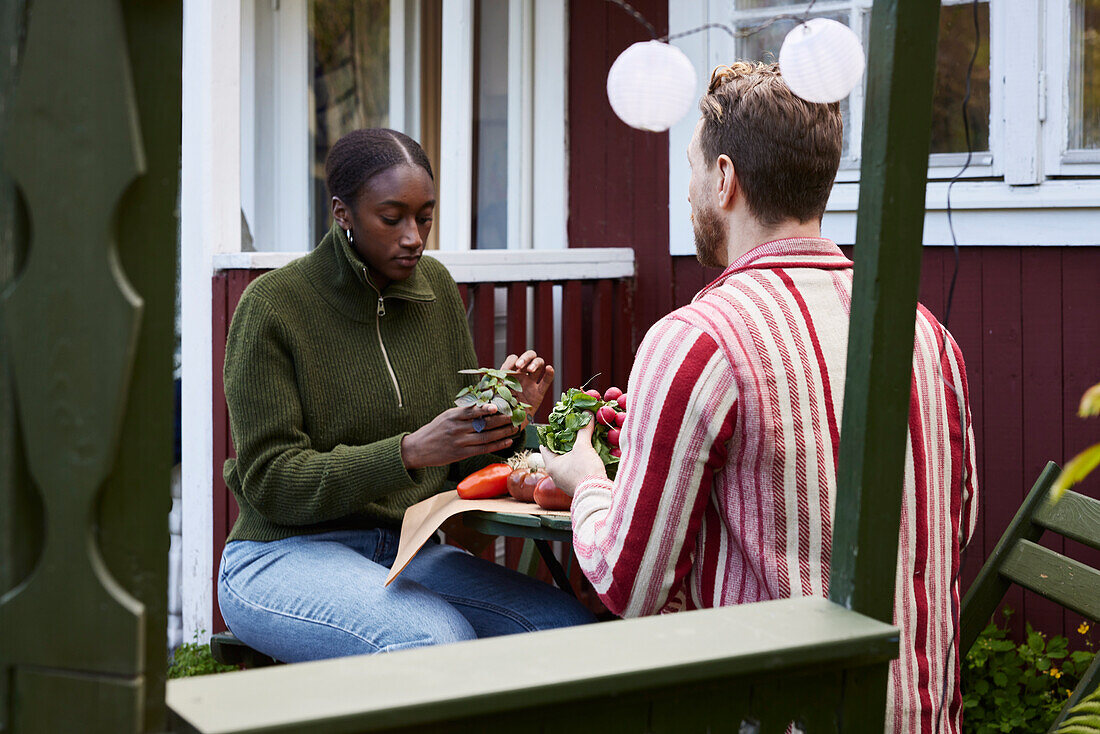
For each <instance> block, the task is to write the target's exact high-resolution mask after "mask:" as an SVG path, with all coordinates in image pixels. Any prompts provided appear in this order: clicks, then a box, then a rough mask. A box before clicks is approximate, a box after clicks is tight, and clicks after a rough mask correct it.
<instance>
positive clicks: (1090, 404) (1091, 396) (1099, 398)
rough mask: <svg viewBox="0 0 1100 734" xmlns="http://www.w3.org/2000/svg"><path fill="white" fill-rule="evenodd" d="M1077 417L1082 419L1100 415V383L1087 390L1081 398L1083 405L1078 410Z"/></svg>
mask: <svg viewBox="0 0 1100 734" xmlns="http://www.w3.org/2000/svg"><path fill="white" fill-rule="evenodd" d="M1077 415H1079V416H1081V417H1082V418H1091V417H1095V416H1098V415H1100V382H1098V383H1096V384H1095V385H1093V386H1092V387H1090V388H1089V389H1088V390H1085V394H1084V395H1082V396H1081V405H1080V407H1078V409H1077Z"/></svg>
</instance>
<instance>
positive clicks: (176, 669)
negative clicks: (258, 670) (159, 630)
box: [168, 630, 239, 678]
mask: <svg viewBox="0 0 1100 734" xmlns="http://www.w3.org/2000/svg"><path fill="white" fill-rule="evenodd" d="M205 635H206V630H199V631H198V633H196V634H195V641H194V642H185V643H183V644H182V645H180V646H179V647H177V648H176V651H175V652H174V653H173V654H172V659H171V660H170V661H169V664H168V677H169V678H187V677H190V676H192V675H210V674H211V673H228V672H230V671H233V670H239V668H238V667H237V666H236V665H222V664H221V663H219V662H218V661H217V660H215V659H214V656H213V655H212V654H211V653H210V645H207V644H206V643H205V642H201V641H200V640H202V639H204V638H205Z"/></svg>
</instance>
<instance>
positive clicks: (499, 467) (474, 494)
mask: <svg viewBox="0 0 1100 734" xmlns="http://www.w3.org/2000/svg"><path fill="white" fill-rule="evenodd" d="M511 473H512V467H510V466H508V465H507V464H490V465H489V466H487V467H485V468H484V469H478V470H477V471H476V472H474V473H473V474H471V475H470V476H468V477H466V478H465V479H463V480H462V481H461V482H459V483H458V496H459V497H461V498H462V499H464V500H483V499H488V498H489V497H499V496H500V495H502V494H504V493H506V492H507V491H508V475H509V474H511Z"/></svg>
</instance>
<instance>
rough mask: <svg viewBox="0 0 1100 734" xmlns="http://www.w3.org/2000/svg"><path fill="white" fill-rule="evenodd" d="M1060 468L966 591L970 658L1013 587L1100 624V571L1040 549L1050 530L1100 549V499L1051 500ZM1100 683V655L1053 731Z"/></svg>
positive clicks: (1049, 468)
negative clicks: (1027, 591) (1006, 594)
mask: <svg viewBox="0 0 1100 734" xmlns="http://www.w3.org/2000/svg"><path fill="white" fill-rule="evenodd" d="M1059 472H1060V469H1059V468H1058V465H1057V464H1055V463H1054V462H1050V463H1048V464H1047V465H1046V468H1045V469H1044V470H1043V473H1042V474H1040V475H1039V479H1038V480H1037V481H1036V482H1035V486H1033V487H1032V488H1031V492H1030V493H1029V494H1028V496H1027V499H1025V500H1024V503H1023V505H1022V506H1021V507H1020V510H1019V511H1018V512H1017V513H1016V517H1014V518H1013V519H1012V522H1011V523H1010V524H1009V526H1008V529H1007V530H1005V532H1004V535H1002V536H1001V539H1000V541H998V543H997V547H996V548H995V549H994V550H993V553H992V554H991V555H990V556H989V558H988V559H987V560H986V562H985V565H984V566H982V570H981V571H980V572H979V573H978V577H977V579H975V581H974V583H973V584H972V585H971V586H970V589H969V590H968V591H967V592H966V597H965V598H964V599H963V603H962V614H961V616H960V624H959V627H960V632H959V634H960V645H959V650H960V651H962V652H963V653H964V654H965V653H966V651H968V650H969V649H970V648H971V647H972V646H973V645H974V641H975V640H976V639H977V638H978V634H979V633H980V632H981V631H982V629H983V628H984V627H985V626H986V624H987V623H988V622H989V618H990V617H991V616H992V615H993V612H994V611H995V610H996V608H997V605H998V604H1000V603H1001V599H1002V598H1004V595H1005V593H1006V592H1007V591H1008V589H1009V587H1010V586H1011V585H1012V584H1019V585H1020V586H1023V587H1024V588H1025V589H1029V590H1031V591H1033V592H1035V593H1036V594H1039V595H1041V596H1043V597H1045V598H1047V599H1050V600H1052V601H1055V602H1057V603H1058V604H1061V605H1062V606H1064V607H1065V608H1066V609H1071V610H1073V611H1074V612H1077V613H1078V614H1080V615H1082V616H1084V617H1087V618H1089V619H1094V620H1095V619H1100V571H1097V570H1096V569H1094V568H1092V567H1091V566H1087V565H1085V564H1083V563H1080V562H1078V561H1075V560H1073V559H1072V558H1067V557H1066V556H1064V555H1062V554H1060V553H1056V552H1055V551H1052V550H1050V549H1049V548H1044V547H1043V546H1041V545H1039V539H1040V537H1041V536H1042V535H1043V533H1044V532H1046V531H1048V530H1049V531H1051V532H1054V533H1058V534H1059V535H1062V536H1064V537H1066V538H1069V539H1071V540H1075V541H1077V542H1079V543H1084V544H1085V545H1088V546H1091V547H1093V548H1096V549H1100V500H1095V499H1092V498H1091V497H1085V496H1084V495H1081V494H1078V493H1076V492H1071V491H1067V492H1066V493H1065V495H1064V496H1063V497H1062V499H1061V500H1059V501H1058V502H1051V501H1050V500H1049V499H1048V494H1049V492H1050V488H1051V486H1052V485H1053V484H1054V481H1055V479H1057V478H1058V474H1059ZM1097 683H1100V655H1098V656H1097V657H1096V659H1095V660H1093V662H1092V665H1090V666H1089V668H1088V670H1087V671H1085V674H1084V675H1083V676H1082V677H1081V680H1080V681H1079V682H1078V684H1077V687H1076V688H1075V689H1074V691H1073V694H1072V695H1071V696H1070V697H1069V699H1068V700H1067V701H1066V704H1065V706H1063V707H1062V711H1061V713H1060V714H1059V715H1058V719H1057V720H1056V721H1055V722H1054V725H1053V726H1052V727H1051V729H1050V731H1051V732H1053V731H1055V730H1056V729H1057V728H1058V726H1059V725H1060V724H1061V722H1062V721H1063V720H1064V719H1065V717H1066V713H1067V711H1068V710H1069V709H1070V708H1072V707H1073V706H1074V705H1075V704H1076V703H1077V702H1078V701H1080V700H1081V699H1082V698H1084V697H1085V696H1087V695H1088V694H1089V693H1091V692H1092V691H1093V690H1094V689H1095V688H1096V686H1097Z"/></svg>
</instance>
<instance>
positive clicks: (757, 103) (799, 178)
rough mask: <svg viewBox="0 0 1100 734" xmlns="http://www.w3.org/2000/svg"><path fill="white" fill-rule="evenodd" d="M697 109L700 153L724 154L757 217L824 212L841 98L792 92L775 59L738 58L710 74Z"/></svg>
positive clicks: (770, 220) (773, 219)
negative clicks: (820, 100) (814, 98)
mask: <svg viewBox="0 0 1100 734" xmlns="http://www.w3.org/2000/svg"><path fill="white" fill-rule="evenodd" d="M699 109H700V111H701V112H702V113H703V127H702V130H701V132H700V138H699V143H700V148H701V150H702V153H703V160H704V161H705V162H706V164H707V165H708V166H712V165H714V162H715V161H716V160H718V157H719V156H720V155H723V154H725V155H727V156H729V158H730V160H732V161H733V168H734V171H735V172H736V174H737V180H738V182H739V184H740V185H741V188H742V190H743V191H744V194H745V199H746V201H747V203H748V205H749V209H750V211H752V213H753V215H754V216H755V217H756V218H757V219H759V220H760V221H761V222H763V223H765V224H778V223H779V222H781V221H784V220H786V219H791V218H793V219H797V220H798V221H800V222H807V221H810V220H813V219H817V220H820V219H821V216H822V214H824V213H825V205H826V204H827V203H828V200H829V192H830V190H831V189H832V186H833V180H834V179H835V178H836V172H837V168H839V166H840V154H841V146H842V143H843V134H844V129H843V123H842V121H841V117H840V105H839V103H836V102H833V103H831V104H816V103H813V102H807V101H806V100H804V99H801V98H800V97H798V96H796V95H795V94H794V92H792V91H791V88H790V87H788V86H787V83H786V81H784V79H783V76H782V74H780V72H779V65H778V64H774V63H773V64H766V63H763V62H750V61H737V62H734V63H733V64H731V65H729V66H719V67H718V68H716V69H715V70H714V71H713V72H712V73H711V76H710V84H708V85H707V92H706V94H704V95H703V98H702V99H701V100H700V102H699Z"/></svg>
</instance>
